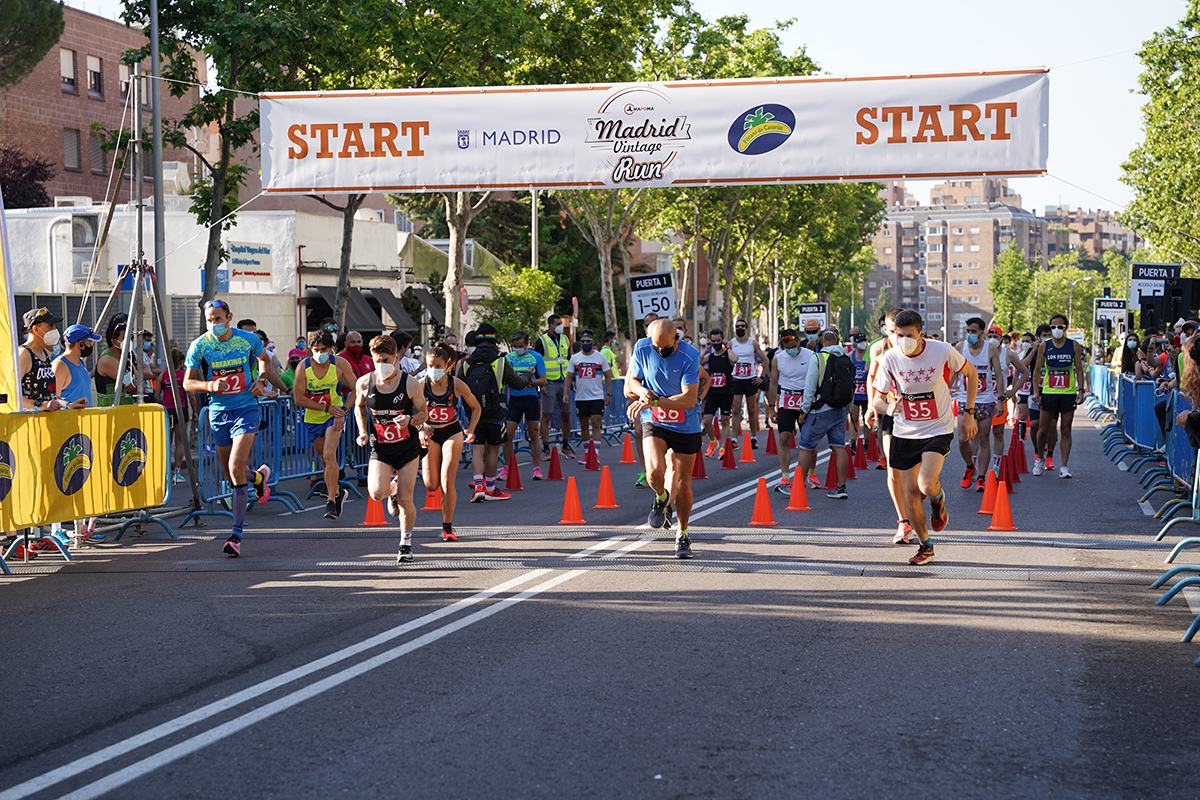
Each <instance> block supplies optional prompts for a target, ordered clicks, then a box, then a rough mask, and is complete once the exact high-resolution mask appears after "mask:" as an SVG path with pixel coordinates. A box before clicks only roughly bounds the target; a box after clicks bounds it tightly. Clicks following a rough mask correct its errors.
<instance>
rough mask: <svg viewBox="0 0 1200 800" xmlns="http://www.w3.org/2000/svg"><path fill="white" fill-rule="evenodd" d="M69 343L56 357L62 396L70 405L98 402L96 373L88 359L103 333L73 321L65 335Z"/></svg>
mask: <svg viewBox="0 0 1200 800" xmlns="http://www.w3.org/2000/svg"><path fill="white" fill-rule="evenodd" d="M63 338H65V339H66V342H67V347H66V350H64V351H63V354H62V355H61V356H59V357H58V358H56V359H54V384H55V390H56V391H57V392H58V399H59V400H60V401H61V402H62V404H63V405H64V406H65V407H66V408H87V407H88V406H92V405H95V403H94V402H93V399H92V376H91V374H90V373H89V371H88V368H87V366H86V365H85V364H84V363H83V361H84V359H85V358H87V357H88V355H89V354H91V352H92V347H93V345H94V343H95V342H98V341H100V337H99V336H98V335H96V334H95V333H93V332H92V329H91V328H89V327H87V326H86V325H72V326H71V327H69V328H67V333H66V335H65V336H64V337H63Z"/></svg>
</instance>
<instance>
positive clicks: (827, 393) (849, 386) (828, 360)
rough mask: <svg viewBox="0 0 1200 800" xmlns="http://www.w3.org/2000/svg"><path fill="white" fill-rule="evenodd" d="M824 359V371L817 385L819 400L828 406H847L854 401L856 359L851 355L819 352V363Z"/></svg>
mask: <svg viewBox="0 0 1200 800" xmlns="http://www.w3.org/2000/svg"><path fill="white" fill-rule="evenodd" d="M821 356H825V358H824V359H822V358H821ZM822 361H824V372H823V373H821V384H820V385H819V386H818V387H817V400H819V401H821V402H822V403H823V404H824V405H825V406H826V407H828V408H845V407H846V406H848V405H850V404H851V403H853V402H854V361H853V360H852V359H851V358H850V356H839V355H835V354H833V353H818V354H817V363H818V364H821V362H822Z"/></svg>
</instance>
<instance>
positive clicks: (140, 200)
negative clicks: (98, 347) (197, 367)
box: [114, 61, 146, 405]
mask: <svg viewBox="0 0 1200 800" xmlns="http://www.w3.org/2000/svg"><path fill="white" fill-rule="evenodd" d="M132 144H133V146H134V152H135V153H136V156H135V158H136V160H135V161H134V162H133V183H134V189H133V196H134V204H135V207H136V208H137V246H136V247H135V249H134V252H135V257H134V263H135V266H134V270H133V279H134V281H135V283H134V285H133V303H132V305H131V307H130V309H129V321H128V323H127V324H126V327H125V347H124V348H123V349H122V350H121V360H122V361H124V359H126V358H128V359H129V368H130V370H132V371H133V376H134V378H133V379H134V385H135V386H136V387H137V394H138V402H141V401H142V400H143V399H144V398H145V397H146V385H145V378H144V376H143V375H142V370H141V364H140V361H141V350H140V349H139V350H138V353H137V354H136V357H135V354H134V353H131V352H129V343H130V342H131V341H132V332H133V329H134V326H135V325H136V326H137V328H138V330H141V329H142V327H143V326H144V324H145V322H144V320H143V319H142V293H141V292H140V291H139V289H140V287H141V283H142V272H141V268H140V267H141V263H142V262H143V261H144V260H145V258H146V247H145V241H144V233H145V231H144V228H143V224H144V214H143V212H144V211H145V202H144V197H143V190H144V187H143V180H144V178H145V175H146V169H145V159H144V158H143V156H144V154H145V149H144V146H145V142H143V141H142V63H141V62H140V61H139V62H138V63H136V64H134V65H133V140H132ZM117 374H118V375H120V374H122V373H120V372H119V371H118V373H117ZM120 396H121V393H120V390H118V391H117V394H116V398H117V401H116V402H119V401H120ZM115 404H116V403H114V405H115Z"/></svg>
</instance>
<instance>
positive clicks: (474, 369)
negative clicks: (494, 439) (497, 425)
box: [459, 356, 508, 420]
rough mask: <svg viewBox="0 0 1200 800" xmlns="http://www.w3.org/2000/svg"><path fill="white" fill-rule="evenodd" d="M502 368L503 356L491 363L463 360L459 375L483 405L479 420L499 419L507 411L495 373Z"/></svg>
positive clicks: (498, 378)
mask: <svg viewBox="0 0 1200 800" xmlns="http://www.w3.org/2000/svg"><path fill="white" fill-rule="evenodd" d="M497 367H498V368H497ZM503 369H504V358H503V356H501V357H500V358H497V359H496V360H495V361H494V362H492V363H491V364H485V363H483V362H481V361H464V362H463V364H462V368H461V369H460V372H461V374H460V375H459V377H460V378H461V379H462V381H463V383H465V384H466V385H467V386H468V387H469V388H470V389H471V394H473V395H475V399H476V400H478V401H479V405H480V406H482V407H483V414H481V415H480V417H479V418H480V419H481V420H495V419H500V418H502V417H504V416H505V415H506V414H507V412H508V409H507V407H506V404H505V402H504V394H503V393H502V392H501V391H500V376H499V375H497V374H496V373H497V372H499V371H500V370H503ZM500 374H501V375H502V374H503V373H502V372H501V373H500Z"/></svg>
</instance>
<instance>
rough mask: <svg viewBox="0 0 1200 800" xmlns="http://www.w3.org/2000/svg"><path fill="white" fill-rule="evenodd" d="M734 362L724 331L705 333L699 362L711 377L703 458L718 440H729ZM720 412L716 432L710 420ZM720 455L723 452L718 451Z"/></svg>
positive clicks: (713, 449) (705, 421)
mask: <svg viewBox="0 0 1200 800" xmlns="http://www.w3.org/2000/svg"><path fill="white" fill-rule="evenodd" d="M735 363H737V354H736V353H734V352H733V351H732V350H730V349H729V348H727V347H726V346H725V332H724V331H723V330H721V329H720V328H713V329H712V330H711V331H709V332H708V346H707V348H705V350H704V354H703V355H702V356H700V364H701V366H703V367H704V368H705V369H707V370H708V373H709V375H710V376H711V377H712V385H711V388H710V389H709V390H708V395H707V396H706V397H705V398H704V430H706V431H708V435H709V443H708V449H707V450H706V451H704V455H705V457H707V458H712V457H713V455H714V454H715V453H716V452H717V448H718V447H719V446H720V445H721V442H722V441H725V442H728V441H729V434H730V427H731V425H730V423H731V420H730V417H731V415H732V413H733V365H734V364H735ZM718 413H720V415H721V431H722V432H723V433H724V435H723V436H722V435H721V433H719V432H718V431H717V425H716V422H715V421H714V417H715V415H716V414H718ZM721 455H724V451H722V453H721Z"/></svg>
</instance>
